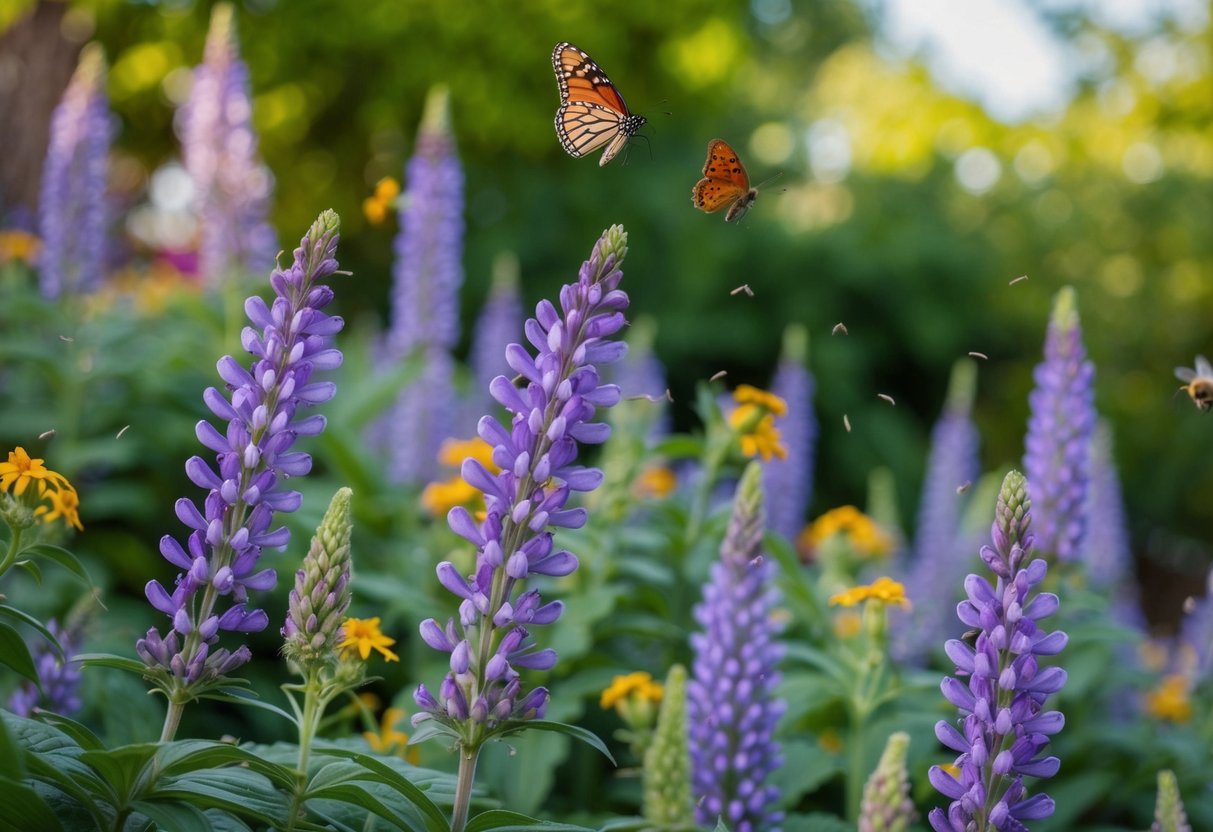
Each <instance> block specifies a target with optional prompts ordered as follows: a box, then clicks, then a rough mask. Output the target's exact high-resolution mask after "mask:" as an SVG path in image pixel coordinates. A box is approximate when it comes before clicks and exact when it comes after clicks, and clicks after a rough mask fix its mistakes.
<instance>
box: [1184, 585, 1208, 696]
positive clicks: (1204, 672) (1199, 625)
mask: <svg viewBox="0 0 1213 832" xmlns="http://www.w3.org/2000/svg"><path fill="white" fill-rule="evenodd" d="M1179 645H1180V648H1181V650H1182V651H1183V652H1184V653H1185V654H1186V655H1185V656H1184V657H1183V670H1184V671H1185V672H1187V673H1189V674H1190V675H1191V677H1192V682H1193V686H1195V685H1197V684H1200V683H1201V682H1203V681H1204V680H1206V679H1208V678H1210V677H1213V569H1210V570H1209V574H1208V578H1207V579H1206V580H1205V594H1204V597H1202V598H1196V599H1192V601H1191V603H1190V604H1186V605H1185V607H1184V617H1183V620H1182V621H1181V622H1180V625H1179Z"/></svg>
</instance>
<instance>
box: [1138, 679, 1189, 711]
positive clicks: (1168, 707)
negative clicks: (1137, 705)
mask: <svg viewBox="0 0 1213 832" xmlns="http://www.w3.org/2000/svg"><path fill="white" fill-rule="evenodd" d="M1146 713H1148V714H1150V715H1151V716H1153V717H1156V718H1158V719H1165V720H1169V721H1171V722H1190V721H1191V719H1192V700H1191V699H1189V698H1188V680H1187V679H1186V678H1185V677H1184V676H1183V674H1181V673H1172V674H1170V675H1169V676H1166V677H1164V678H1163V680H1162V682H1160V683H1159V685H1158V687H1156V688H1155V689H1154V690H1152V691H1150V692H1149V693H1147V694H1146Z"/></svg>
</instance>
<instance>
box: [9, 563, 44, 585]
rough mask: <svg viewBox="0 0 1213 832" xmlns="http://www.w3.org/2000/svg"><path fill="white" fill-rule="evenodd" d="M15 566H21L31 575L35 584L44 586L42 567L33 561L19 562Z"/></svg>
mask: <svg viewBox="0 0 1213 832" xmlns="http://www.w3.org/2000/svg"><path fill="white" fill-rule="evenodd" d="M13 565H14V566H20V567H21V568H22V569H24V570H25V571H26V572H28V573H29V574H30V577H32V578H33V579H34V582H35V583H36V584H38V586H42V567H40V566H39V565H38V564H36V563H34V562H33V561H32V560H19V561H17V562H16V563H15V564H13Z"/></svg>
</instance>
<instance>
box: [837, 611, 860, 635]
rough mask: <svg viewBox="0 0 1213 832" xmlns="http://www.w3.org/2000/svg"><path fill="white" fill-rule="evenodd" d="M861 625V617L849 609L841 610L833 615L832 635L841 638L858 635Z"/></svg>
mask: <svg viewBox="0 0 1213 832" xmlns="http://www.w3.org/2000/svg"><path fill="white" fill-rule="evenodd" d="M862 627H863V617H862V616H860V615H857V614H856V613H853V612H850V611H849V610H843V611H842V612H840V613H838V615H836V616H834V635H836V636H838V638H840V639H842V640H844V641H845V640H846V639H849V638H854V637H855V636H857V635H859V631H860V629H862Z"/></svg>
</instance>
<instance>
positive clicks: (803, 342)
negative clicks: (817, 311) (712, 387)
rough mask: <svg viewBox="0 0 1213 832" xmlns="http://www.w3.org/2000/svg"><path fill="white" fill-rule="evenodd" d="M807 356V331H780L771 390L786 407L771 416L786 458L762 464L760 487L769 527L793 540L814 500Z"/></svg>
mask: <svg viewBox="0 0 1213 832" xmlns="http://www.w3.org/2000/svg"><path fill="white" fill-rule="evenodd" d="M808 354H809V331H808V330H807V329H805V328H804V327H803V326H799V325H796V326H789V327H788V328H787V329H786V330H785V331H784V333H783V352H782V354H781V355H780V356H779V366H778V367H777V368H776V370H775V377H774V378H773V379H771V392H772V393H774V394H775V395H776V396H778V397H779V398H781V399H783V400H784V401H785V402H787V403H788V412H787V414H786V415H784V416H776V417H775V427H776V428H778V429H779V432H780V434H782V435H783V444H784V447H785V448H787V449H788V456H787V459H778V458H776V459H772V460H770V461H768V462H767V463H766V464H765V465H764V467H763V488H764V490H765V491H766V493H767V502H768V514H769V517H770V521H769V525H770V527H771V529H772V530H773V531H776V532H779V533H780V534H781V535H783V536H784V537H786V538H787V539H788V540H795V539H796V535H798V534H799V533H800V530H801V529H802V528H803V527H804V515H805V511H806V510H807V509H808V507H809V502H810V501H811V500H812V497H813V458H814V455H815V454H814V452H815V451H816V444H817V420H816V419H815V418H814V416H813V374H812V373H810V372H809V370H808V367H806V366H805V362H806V361H807V360H808Z"/></svg>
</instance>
